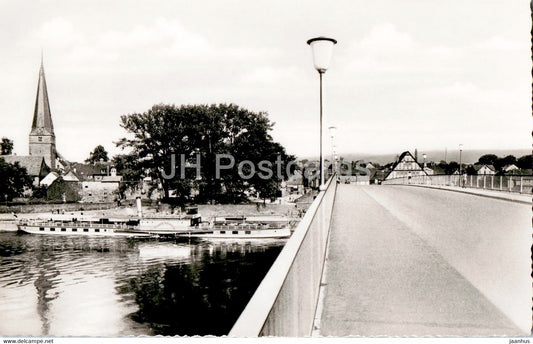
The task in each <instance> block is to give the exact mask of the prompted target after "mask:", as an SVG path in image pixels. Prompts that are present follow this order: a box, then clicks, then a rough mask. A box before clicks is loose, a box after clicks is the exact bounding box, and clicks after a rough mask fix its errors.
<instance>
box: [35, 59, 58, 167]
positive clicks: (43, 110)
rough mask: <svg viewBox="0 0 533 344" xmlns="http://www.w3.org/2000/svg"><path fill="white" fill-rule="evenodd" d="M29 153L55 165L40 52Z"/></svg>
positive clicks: (52, 130)
mask: <svg viewBox="0 0 533 344" xmlns="http://www.w3.org/2000/svg"><path fill="white" fill-rule="evenodd" d="M30 155H32V156H42V157H43V158H44V160H45V162H46V164H47V165H48V166H49V167H50V168H52V169H54V168H55V166H56V157H57V152H56V137H55V134H54V124H53V123H52V115H51V113H50V103H49V101H48V89H47V88H46V79H45V77H44V65H43V55H42V52H41V68H40V69H39V83H38V84H37V97H36V99H35V110H34V111H33V122H32V125H31V132H30Z"/></svg>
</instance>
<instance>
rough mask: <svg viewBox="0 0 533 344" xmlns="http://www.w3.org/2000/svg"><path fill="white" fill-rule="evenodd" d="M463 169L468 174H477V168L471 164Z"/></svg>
mask: <svg viewBox="0 0 533 344" xmlns="http://www.w3.org/2000/svg"><path fill="white" fill-rule="evenodd" d="M465 171H466V174H468V175H469V176H476V175H477V170H476V169H475V168H474V166H472V165H468V166H467V167H466V170H465Z"/></svg>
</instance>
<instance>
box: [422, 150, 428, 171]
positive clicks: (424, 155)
mask: <svg viewBox="0 0 533 344" xmlns="http://www.w3.org/2000/svg"><path fill="white" fill-rule="evenodd" d="M422 156H423V157H424V172H426V157H427V155H426V154H425V153H424V154H422Z"/></svg>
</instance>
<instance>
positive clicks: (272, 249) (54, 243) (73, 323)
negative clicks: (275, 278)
mask: <svg viewBox="0 0 533 344" xmlns="http://www.w3.org/2000/svg"><path fill="white" fill-rule="evenodd" d="M283 245H284V241H280V240H276V241H274V240H266V241H261V242H246V243H242V242H218V243H216V242H204V241H197V242H176V241H154V240H132V239H124V238H91V237H69V236H61V237H60V236H58V237H49V236H37V235H20V234H16V233H5V232H4V233H0V310H1V311H0V335H60V336H68V335H74V336H80V335H89V336H120V335H143V334H144V335H159V334H160V335H206V334H213V335H224V334H227V333H228V331H229V330H230V329H231V326H232V324H233V323H234V322H235V320H236V319H237V317H238V316H239V314H240V312H241V311H242V309H243V308H244V306H245V305H246V303H247V302H248V300H249V298H250V297H251V295H252V294H253V292H254V291H255V289H256V288H257V286H258V285H259V283H260V281H261V280H262V278H263V277H264V275H265V274H266V272H267V271H268V269H269V268H270V266H271V265H272V263H273V261H274V260H275V258H276V257H277V255H278V254H279V252H280V251H281V248H282V247H283Z"/></svg>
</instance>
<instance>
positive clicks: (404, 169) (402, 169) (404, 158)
mask: <svg viewBox="0 0 533 344" xmlns="http://www.w3.org/2000/svg"><path fill="white" fill-rule="evenodd" d="M424 175H427V173H426V172H425V171H424V169H423V168H422V166H421V165H420V164H419V163H418V161H416V159H415V157H414V156H413V155H412V154H411V153H410V152H409V151H405V152H403V153H402V154H401V155H400V157H399V158H398V160H397V161H396V162H395V163H394V165H393V166H392V169H391V170H390V171H389V173H388V174H387V176H386V177H385V180H389V179H395V178H405V177H414V176H424Z"/></svg>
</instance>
